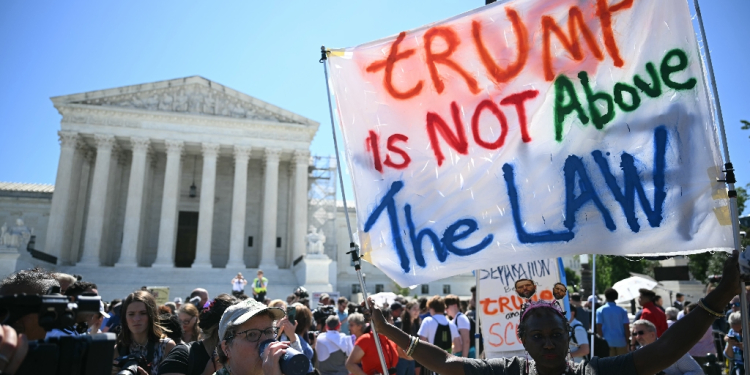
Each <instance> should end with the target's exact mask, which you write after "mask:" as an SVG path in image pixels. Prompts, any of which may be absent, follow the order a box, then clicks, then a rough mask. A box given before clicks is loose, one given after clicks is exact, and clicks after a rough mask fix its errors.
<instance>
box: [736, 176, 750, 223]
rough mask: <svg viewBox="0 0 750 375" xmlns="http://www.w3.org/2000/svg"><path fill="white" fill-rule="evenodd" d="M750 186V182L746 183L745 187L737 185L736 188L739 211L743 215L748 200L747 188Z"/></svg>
mask: <svg viewBox="0 0 750 375" xmlns="http://www.w3.org/2000/svg"><path fill="white" fill-rule="evenodd" d="M746 188H750V184H747V185H745V187H744V188H743V187H742V186H735V188H734V190H736V191H737V212H738V213H739V214H740V216H742V213H743V212H745V202H747V189H746Z"/></svg>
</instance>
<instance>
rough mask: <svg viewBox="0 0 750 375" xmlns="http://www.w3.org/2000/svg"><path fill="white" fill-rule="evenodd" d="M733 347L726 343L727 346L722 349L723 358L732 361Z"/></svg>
mask: <svg viewBox="0 0 750 375" xmlns="http://www.w3.org/2000/svg"><path fill="white" fill-rule="evenodd" d="M733 347H734V346H733V345H732V344H731V343H729V342H727V345H726V346H725V347H724V357H727V358H729V359H734V349H732V348H733Z"/></svg>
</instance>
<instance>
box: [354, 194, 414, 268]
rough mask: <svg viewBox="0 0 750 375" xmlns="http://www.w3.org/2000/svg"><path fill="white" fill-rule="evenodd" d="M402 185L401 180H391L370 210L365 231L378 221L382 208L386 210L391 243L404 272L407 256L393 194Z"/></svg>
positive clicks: (407, 263) (407, 266)
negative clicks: (373, 207)
mask: <svg viewBox="0 0 750 375" xmlns="http://www.w3.org/2000/svg"><path fill="white" fill-rule="evenodd" d="M403 187H404V183H403V181H393V183H392V184H391V188H390V189H389V190H388V192H387V193H386V194H385V196H383V200H381V201H380V204H378V206H377V207H375V209H374V210H373V211H372V213H371V214H370V217H368V218H367V222H365V233H367V232H369V231H370V229H372V226H373V225H375V223H376V222H377V221H378V218H379V217H380V214H381V213H383V210H384V209H387V210H388V220H389V221H390V222H391V235H392V236H393V245H394V246H395V247H396V254H398V258H399V260H401V269H402V270H404V272H408V271H409V257H408V256H407V255H406V249H405V248H404V241H403V240H402V239H401V229H400V228H399V226H398V215H397V213H396V201H395V199H394V196H395V195H396V193H398V192H399V191H400V190H401V189H402V188H403Z"/></svg>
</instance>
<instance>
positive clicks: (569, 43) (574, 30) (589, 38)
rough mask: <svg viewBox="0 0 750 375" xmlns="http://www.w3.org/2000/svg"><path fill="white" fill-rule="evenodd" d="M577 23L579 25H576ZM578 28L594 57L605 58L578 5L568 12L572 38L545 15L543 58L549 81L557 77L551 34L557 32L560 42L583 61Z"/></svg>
mask: <svg viewBox="0 0 750 375" xmlns="http://www.w3.org/2000/svg"><path fill="white" fill-rule="evenodd" d="M576 25H578V26H577V27H576ZM578 29H580V32H581V33H582V34H583V38H584V39H585V40H586V44H588V46H589V48H590V49H591V52H592V53H593V54H594V57H596V59H597V60H599V61H601V60H602V59H604V55H603V54H602V51H601V49H599V44H598V43H597V42H596V38H595V37H594V33H592V32H591V30H590V29H589V27H588V26H586V22H585V21H584V20H583V13H581V10H580V9H578V7H575V6H574V7H571V8H570V11H569V12H568V34H570V40H568V38H567V37H566V36H565V33H564V32H563V31H562V30H561V29H560V27H559V26H557V23H556V22H555V20H554V19H553V18H552V17H550V16H543V17H542V32H543V35H542V60H543V61H544V78H545V79H546V80H547V81H552V80H553V79H555V72H554V71H553V69H552V51H550V50H551V49H552V45H551V42H550V37H551V35H550V34H551V33H555V35H557V38H558V39H559V40H560V43H562V45H563V47H565V49H566V50H568V52H570V54H571V55H573V58H574V59H576V60H578V61H581V60H583V57H584V55H583V50H582V49H581V44H580V42H579V40H578V37H579V35H578V32H579V30H578Z"/></svg>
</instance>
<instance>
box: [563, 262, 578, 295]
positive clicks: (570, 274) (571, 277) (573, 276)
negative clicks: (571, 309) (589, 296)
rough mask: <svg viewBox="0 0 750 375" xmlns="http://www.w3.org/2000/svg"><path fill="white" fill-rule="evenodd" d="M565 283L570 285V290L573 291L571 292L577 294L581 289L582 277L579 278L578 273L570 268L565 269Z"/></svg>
mask: <svg viewBox="0 0 750 375" xmlns="http://www.w3.org/2000/svg"><path fill="white" fill-rule="evenodd" d="M565 281H566V282H567V284H568V289H571V291H576V292H577V291H578V288H580V287H581V277H580V276H578V274H577V273H576V271H573V270H572V269H570V268H568V267H565Z"/></svg>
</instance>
